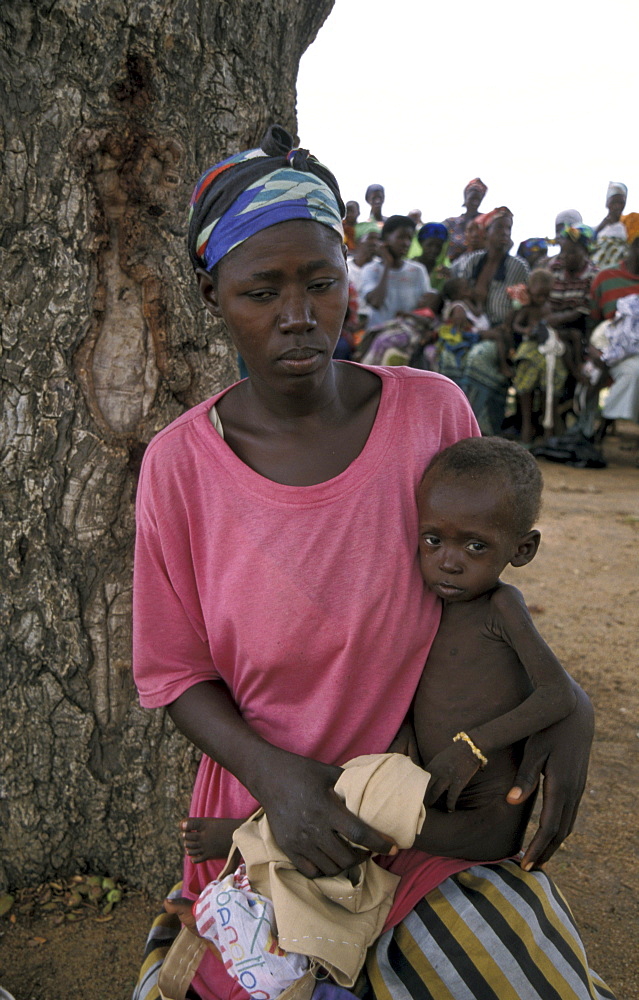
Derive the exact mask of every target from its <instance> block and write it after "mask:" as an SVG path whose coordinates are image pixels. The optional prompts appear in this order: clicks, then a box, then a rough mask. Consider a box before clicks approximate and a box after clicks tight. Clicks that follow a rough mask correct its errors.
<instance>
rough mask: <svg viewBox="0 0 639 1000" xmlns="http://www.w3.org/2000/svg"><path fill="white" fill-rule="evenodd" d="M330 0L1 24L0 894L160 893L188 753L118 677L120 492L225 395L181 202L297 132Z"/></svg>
mask: <svg viewBox="0 0 639 1000" xmlns="http://www.w3.org/2000/svg"><path fill="white" fill-rule="evenodd" d="M332 2H333V0H232V2H230V0H208V2H207V0H101V2H100V3H98V4H95V3H89V2H86V0H5V2H4V3H3V4H2V7H1V9H0V29H1V31H2V43H1V46H2V47H1V49H0V52H1V54H2V61H1V65H0V79H1V81H2V83H1V86H2V91H3V92H2V94H0V106H1V108H2V110H1V111H0V114H2V122H1V125H2V132H1V134H0V200H1V204H2V206H3V207H2V215H3V221H4V227H3V233H2V236H1V238H0V283H1V288H2V291H1V292H0V295H1V309H2V317H3V323H2V342H1V349H2V367H1V369H0V378H1V380H2V381H1V393H2V408H3V417H2V425H1V429H0V450H1V455H2V490H1V492H0V496H1V503H2V515H3V546H2V564H1V566H0V573H1V579H2V601H1V604H0V645H1V652H0V656H1V659H2V669H1V672H0V698H1V699H2V708H1V710H0V830H1V831H2V837H1V838H0V887H4V886H13V887H15V886H20V885H25V884H31V883H33V882H34V881H38V880H42V879H44V878H46V877H50V876H51V875H52V874H54V873H62V874H69V873H72V872H74V871H78V870H86V869H92V870H96V871H101V872H102V871H103V872H108V873H110V874H112V875H117V876H120V877H124V878H126V879H127V880H128V881H129V883H130V884H133V885H136V886H143V887H146V888H148V889H151V890H153V891H158V890H159V891H164V890H165V889H166V886H167V880H170V878H171V877H172V876H173V875H174V874H177V873H178V870H179V858H180V848H179V844H178V838H177V836H176V829H177V821H178V819H179V818H180V817H181V816H182V815H184V814H185V810H186V809H187V808H188V794H189V791H190V788H191V785H192V780H193V775H194V767H195V754H194V751H193V750H192V749H191V748H190V747H189V746H187V745H186V743H185V742H184V741H183V740H182V738H181V737H179V736H178V735H177V734H176V732H175V730H174V729H173V727H172V725H171V723H170V722H169V721H168V720H167V718H166V717H165V715H164V713H163V712H160V711H157V712H148V711H143V710H141V709H140V708H139V707H138V704H137V697H136V694H135V689H134V686H133V682H132V678H131V656H130V636H131V623H130V617H131V616H130V604H131V601H130V598H131V565H132V543H133V534H134V495H135V485H136V478H137V471H138V468H139V464H140V460H141V456H142V454H143V451H144V448H145V445H146V444H147V442H148V441H149V439H150V438H151V437H152V436H153V435H154V434H155V433H156V432H157V431H158V430H160V429H161V428H162V427H164V426H165V425H166V424H167V423H168V422H169V421H170V420H172V419H173V418H175V417H177V416H178V415H179V414H180V413H182V412H183V411H184V409H186V408H187V407H189V406H192V405H193V404H194V403H196V402H198V401H199V400H201V399H204V398H206V397H207V396H210V395H212V394H213V393H214V392H215V391H216V390H218V389H219V388H221V387H223V386H224V385H228V384H229V383H230V382H231V381H232V380H233V379H234V378H235V377H236V369H235V357H234V352H233V350H232V346H231V344H230V342H229V341H228V339H227V337H226V334H225V332H224V330H223V329H222V328H221V326H220V325H219V324H218V325H215V324H213V323H212V322H211V321H210V319H209V318H207V317H206V314H205V312H204V310H203V308H202V306H201V305H200V303H199V301H198V298H197V295H196V294H195V285H194V281H193V278H192V276H191V274H190V268H189V265H188V261H187V257H186V252H185V233H186V207H187V205H188V198H189V195H190V191H191V187H192V184H193V183H194V181H195V179H196V178H197V176H198V175H199V173H200V172H201V171H202V170H203V169H204V168H205V167H207V166H208V165H209V164H210V163H213V162H215V161H217V160H220V159H223V158H224V156H226V155H229V154H230V153H231V152H234V151H237V150H239V149H242V148H247V147H249V146H251V145H257V143H258V141H259V138H260V137H261V135H262V133H263V131H264V129H265V127H266V126H267V125H268V124H270V123H271V122H273V121H278V122H280V123H281V124H283V125H284V126H286V127H288V128H289V129H291V131H293V132H294V131H295V81H296V76H297V68H298V64H299V59H300V56H301V55H302V53H303V51H304V50H305V49H306V47H307V46H308V45H309V44H310V42H311V41H312V40H313V38H314V37H315V35H316V33H317V31H318V30H319V28H320V26H321V24H322V22H323V20H324V19H325V17H326V16H327V14H328V13H329V11H330V9H331V7H332Z"/></svg>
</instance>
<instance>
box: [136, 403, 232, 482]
mask: <svg viewBox="0 0 639 1000" xmlns="http://www.w3.org/2000/svg"><path fill="white" fill-rule="evenodd" d="M223 391H226V390H223ZM221 395H222V392H219V393H216V394H215V395H214V396H211V398H210V399H205V400H203V401H202V402H201V403H196V405H195V406H193V407H191V409H189V410H186V411H185V412H184V413H182V414H180V416H179V417H176V418H175V420H172V421H171V423H170V424H167V426H166V427H164V428H163V429H162V430H161V431H158V433H157V434H156V435H155V437H153V438H151V440H150V441H149V443H148V445H147V446H146V451H145V453H144V459H143V463H142V466H143V468H144V467H145V466H148V465H149V464H161V465H166V464H167V463H171V465H174V464H180V462H181V461H186V462H189V461H192V458H193V452H194V451H198V450H199V449H200V448H201V447H204V446H205V442H206V441H207V440H209V439H210V437H211V435H210V433H209V432H210V431H212V430H214V428H213V425H212V424H211V421H210V418H209V413H210V410H211V407H212V406H214V405H215V403H217V402H218V401H219V398H220V396H221ZM215 436H217V435H216V434H215V433H214V434H213V437H215Z"/></svg>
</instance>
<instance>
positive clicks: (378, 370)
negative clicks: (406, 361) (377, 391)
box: [362, 365, 470, 411]
mask: <svg viewBox="0 0 639 1000" xmlns="http://www.w3.org/2000/svg"><path fill="white" fill-rule="evenodd" d="M362 367H364V368H368V369H369V371H372V372H374V373H375V374H376V375H378V376H379V377H380V378H381V379H382V382H383V383H384V391H386V392H388V393H395V394H396V395H397V397H398V398H399V399H400V400H401V401H405V403H406V405H407V406H408V407H409V408H410V406H411V405H412V403H413V401H415V400H417V399H419V400H422V401H424V402H425V403H427V404H431V405H439V404H440V402H443V401H444V400H445V401H446V403H447V405H451V406H454V407H455V408H456V409H457V408H459V409H461V410H464V411H465V410H470V407H469V404H468V400H467V399H466V396H465V395H464V393H463V392H462V390H461V389H460V388H459V386H458V385H456V384H455V383H454V382H452V381H451V380H450V379H449V378H446V376H445V375H440V374H439V373H438V372H429V371H422V370H421V369H420V368H409V367H408V366H407V365H388V366H386V365H377V366H375V365H363V366H362Z"/></svg>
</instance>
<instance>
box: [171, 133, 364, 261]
mask: <svg viewBox="0 0 639 1000" xmlns="http://www.w3.org/2000/svg"><path fill="white" fill-rule="evenodd" d="M344 215H345V208H344V203H343V202H342V198H341V195H340V192H339V187H338V184H337V181H336V180H335V178H334V176H333V174H332V173H331V172H330V170H329V169H328V168H327V167H325V166H324V165H323V164H322V163H320V162H319V160H317V159H315V157H314V156H312V155H311V154H310V153H309V152H308V150H306V149H294V148H293V139H292V137H291V136H290V135H289V134H288V132H287V131H286V130H285V129H283V128H282V127H281V126H279V125H271V126H270V128H269V129H268V131H267V132H266V135H265V136H264V138H263V139H262V144H261V147H260V148H259V149H249V150H247V151H245V152H243V153H236V154H235V156H230V157H229V158H228V160H223V162H222V163H217V164H215V165H214V166H212V167H209V169H208V170H206V171H205V172H204V173H203V174H202V176H201V177H200V179H199V181H198V182H197V184H196V185H195V189H194V191H193V194H192V196H191V203H190V209H189V235H188V247H189V256H190V258H191V263H192V264H193V267H194V268H203V269H204V270H205V271H211V270H212V269H213V268H214V267H215V265H216V264H217V263H218V261H220V260H221V259H222V257H225V256H226V254H227V253H229V251H231V250H233V248H234V247H236V246H239V244H240V243H243V242H244V240H248V239H249V238H250V237H251V236H253V235H254V234H255V233H259V232H260V230H262V229H268V228H269V226H274V225H276V224H277V223H278V222H288V221H289V220H291V219H311V220H314V221H315V222H321V223H322V225H324V226H328V227H329V228H330V229H334V230H335V232H337V233H339V234H340V236H341V237H342V238H343V236H344V230H343V228H342V219H343V217H344Z"/></svg>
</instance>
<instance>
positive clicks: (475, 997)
mask: <svg viewBox="0 0 639 1000" xmlns="http://www.w3.org/2000/svg"><path fill="white" fill-rule="evenodd" d="M180 890H181V883H179V884H178V885H177V886H175V888H174V889H173V890H172V892H171V894H170V895H171V896H174V895H175V896H178V895H180ZM178 928H179V922H178V921H177V919H176V918H175V917H169V915H168V914H163V915H161V916H159V917H158V918H156V920H155V921H154V924H153V927H152V928H151V933H150V934H149V939H148V941H147V947H146V949H145V959H144V965H143V966H142V970H141V973H140V979H139V982H138V985H137V986H136V989H135V992H134V994H133V1000H159V997H160V993H159V990H158V987H157V976H158V972H159V968H160V966H161V964H162V961H163V959H164V956H165V955H166V952H167V950H168V947H169V946H170V944H171V942H172V940H173V938H174V936H175V935H176V934H177V930H178ZM366 972H367V974H368V976H367V981H366V982H365V983H364V985H363V987H361V988H360V985H359V984H358V987H357V988H356V989H357V993H358V994H359V996H360V997H362V1000H614V994H613V993H612V992H611V990H610V989H609V988H608V986H606V984H605V983H604V981H603V980H602V979H601V978H600V977H599V976H598V975H597V974H596V973H595V972H593V971H592V969H590V968H589V966H588V960H587V958H586V953H585V951H584V946H583V943H582V941H581V938H580V936H579V931H578V930H577V927H576V925H575V921H574V918H573V916H572V913H571V912H570V907H569V906H568V904H567V902H566V900H565V899H564V897H563V896H562V895H561V893H560V892H559V890H558V889H557V887H556V886H555V885H554V884H553V882H552V881H551V880H550V879H549V878H548V876H547V875H546V874H545V873H544V872H541V871H537V872H524V871H522V869H521V868H520V867H519V865H518V864H517V863H516V862H514V861H505V862H501V863H498V864H493V865H474V866H473V867H472V868H469V869H467V870H466V871H463V872H459V873H458V874H457V875H452V876H451V877H450V878H447V879H446V880H445V881H444V882H442V884H441V885H440V886H439V887H438V888H437V889H433V890H432V892H429V893H428V895H427V896H426V897H425V898H424V899H423V900H422V901H421V902H419V903H418V904H417V905H416V906H415V908H414V910H412V911H411V912H410V913H409V914H408V916H407V917H406V919H405V920H403V921H402V922H401V923H400V924H398V926H397V927H395V928H393V929H392V930H389V931H387V932H386V933H385V934H383V935H382V936H381V937H380V939H379V941H378V942H377V944H376V945H374V946H373V947H372V948H371V949H370V951H369V955H368V960H367V963H366ZM192 995H193V996H195V994H192Z"/></svg>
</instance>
